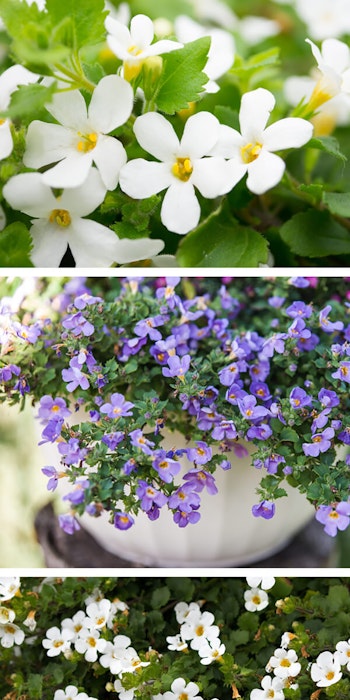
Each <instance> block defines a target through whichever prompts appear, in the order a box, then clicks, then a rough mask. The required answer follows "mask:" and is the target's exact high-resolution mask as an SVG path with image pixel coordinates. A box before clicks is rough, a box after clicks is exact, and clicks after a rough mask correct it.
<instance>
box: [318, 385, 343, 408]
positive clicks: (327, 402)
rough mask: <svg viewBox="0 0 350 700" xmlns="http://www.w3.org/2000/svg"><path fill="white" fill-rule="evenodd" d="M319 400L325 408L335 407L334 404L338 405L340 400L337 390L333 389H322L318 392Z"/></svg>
mask: <svg viewBox="0 0 350 700" xmlns="http://www.w3.org/2000/svg"><path fill="white" fill-rule="evenodd" d="M318 400H319V401H320V402H321V404H322V406H324V407H325V408H333V406H338V405H339V402H340V400H339V397H338V395H337V394H336V392H335V391H332V390H331V389H321V390H320V391H319V392H318Z"/></svg>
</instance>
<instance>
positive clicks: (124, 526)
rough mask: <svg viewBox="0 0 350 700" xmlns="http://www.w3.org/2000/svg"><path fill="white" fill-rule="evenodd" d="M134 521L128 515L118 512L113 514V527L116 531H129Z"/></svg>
mask: <svg viewBox="0 0 350 700" xmlns="http://www.w3.org/2000/svg"><path fill="white" fill-rule="evenodd" d="M134 522H135V520H134V518H133V517H132V515H130V514H129V513H123V512H121V511H118V512H116V513H114V527H116V528H117V530H129V528H130V527H132V526H133V524H134Z"/></svg>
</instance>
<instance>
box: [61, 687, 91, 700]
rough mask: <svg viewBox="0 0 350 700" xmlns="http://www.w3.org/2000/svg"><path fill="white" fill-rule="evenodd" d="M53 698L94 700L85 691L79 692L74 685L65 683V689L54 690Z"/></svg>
mask: <svg viewBox="0 0 350 700" xmlns="http://www.w3.org/2000/svg"><path fill="white" fill-rule="evenodd" d="M53 700H94V698H90V697H89V696H88V695H87V694H86V693H79V690H78V688H77V687H76V685H67V687H66V688H65V690H56V692H55V695H54V697H53Z"/></svg>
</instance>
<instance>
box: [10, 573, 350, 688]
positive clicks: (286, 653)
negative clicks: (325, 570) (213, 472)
mask: <svg viewBox="0 0 350 700" xmlns="http://www.w3.org/2000/svg"><path fill="white" fill-rule="evenodd" d="M349 587H350V581H349V578H329V577H328V578H322V577H321V578H308V579H305V578H298V577H294V578H291V579H287V578H283V577H278V578H274V577H272V576H265V577H263V578H261V577H259V578H258V577H255V576H248V577H247V579H244V578H230V577H227V576H225V577H223V578H215V577H214V578H207V577H199V578H196V577H194V578H193V577H192V578H188V577H176V578H171V577H168V578H166V579H164V578H161V577H157V576H156V577H151V578H144V577H136V578H135V577H133V578H131V577H126V578H121V577H118V578H113V577H108V578H102V577H96V578H86V577H82V576H79V577H77V578H76V577H67V578H66V577H64V578H62V577H59V578H58V577H50V578H39V577H30V578H22V579H19V577H1V578H0V595H1V606H0V660H1V668H2V671H3V673H2V675H1V679H0V690H1V691H2V693H3V698H4V700H10V698H11V700H22V698H23V700H24V698H25V699H27V698H28V699H29V698H30V700H41V699H42V698H45V700H97V699H98V700H102V699H103V700H105V699H107V698H111V699H113V698H120V700H128V698H129V699H132V698H143V700H182V698H184V697H187V698H191V699H192V698H193V699H194V700H200V699H203V700H214V698H220V700H230V698H232V697H234V698H247V700H248V699H249V700H267V699H268V698H274V699H275V700H284V698H286V699H288V700H293V699H294V700H300V698H315V699H318V698H320V700H323V698H337V700H343V699H345V698H347V697H348V694H349V689H350V679H349V646H350V641H349V638H348V637H349V614H350V613H349V611H350V594H349ZM16 592H17V595H16V594H15V593H16Z"/></svg>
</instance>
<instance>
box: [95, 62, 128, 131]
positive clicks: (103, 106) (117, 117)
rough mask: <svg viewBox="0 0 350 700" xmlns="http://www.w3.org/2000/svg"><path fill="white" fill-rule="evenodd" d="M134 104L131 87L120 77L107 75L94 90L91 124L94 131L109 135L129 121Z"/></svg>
mask: <svg viewBox="0 0 350 700" xmlns="http://www.w3.org/2000/svg"><path fill="white" fill-rule="evenodd" d="M133 104H134V92H133V89H132V87H131V85H130V84H129V83H128V82H127V81H126V80H123V78H120V77H119V76H118V75H106V77H105V78H102V80H100V82H99V84H98V85H97V87H96V88H95V90H94V93H93V95H92V98H91V102H90V105H89V109H88V113H89V123H90V124H91V125H92V128H93V130H94V131H100V132H102V133H103V134H108V133H109V132H110V131H112V130H113V129H116V128H117V127H118V126H121V124H125V122H126V121H127V119H129V117H130V114H131V112H132V108H133Z"/></svg>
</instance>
